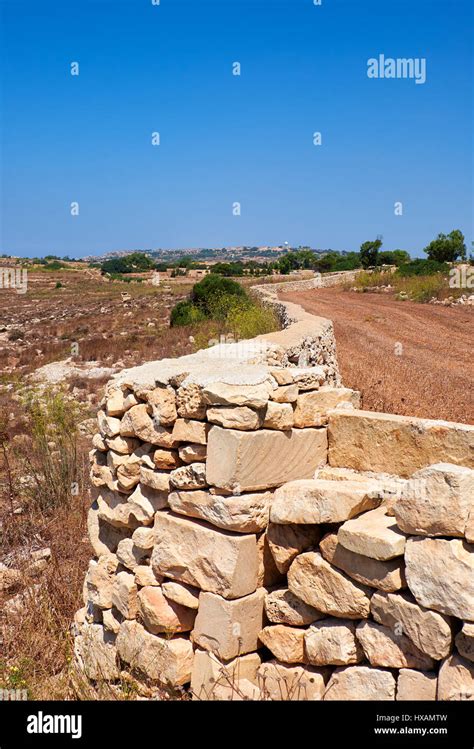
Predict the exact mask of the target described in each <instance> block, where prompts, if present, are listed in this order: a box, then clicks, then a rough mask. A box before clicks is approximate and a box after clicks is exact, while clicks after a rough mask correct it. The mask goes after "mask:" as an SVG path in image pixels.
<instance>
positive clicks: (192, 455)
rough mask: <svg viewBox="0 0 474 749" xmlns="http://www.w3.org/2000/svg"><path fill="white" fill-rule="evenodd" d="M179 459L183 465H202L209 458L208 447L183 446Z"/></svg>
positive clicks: (180, 449)
mask: <svg viewBox="0 0 474 749" xmlns="http://www.w3.org/2000/svg"><path fill="white" fill-rule="evenodd" d="M179 457H180V459H181V460H182V461H183V463H202V462H204V461H205V460H206V457H207V446H206V445H195V444H191V445H181V447H180V448H179Z"/></svg>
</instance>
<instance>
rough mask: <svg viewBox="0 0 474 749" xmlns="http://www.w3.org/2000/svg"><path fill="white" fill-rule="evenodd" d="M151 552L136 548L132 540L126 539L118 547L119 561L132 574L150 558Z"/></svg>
mask: <svg viewBox="0 0 474 749" xmlns="http://www.w3.org/2000/svg"><path fill="white" fill-rule="evenodd" d="M149 553H150V552H149V551H148V550H145V549H140V548H139V547H138V546H135V544H134V543H133V541H132V539H131V538H124V539H123V540H122V541H120V543H119V545H118V546H117V559H118V561H119V562H120V564H123V566H124V567H127V569H129V570H131V571H132V572H134V571H135V569H136V568H137V567H138V566H139V565H140V564H141V563H142V562H143V560H144V559H145V558H146V557H147V556H149Z"/></svg>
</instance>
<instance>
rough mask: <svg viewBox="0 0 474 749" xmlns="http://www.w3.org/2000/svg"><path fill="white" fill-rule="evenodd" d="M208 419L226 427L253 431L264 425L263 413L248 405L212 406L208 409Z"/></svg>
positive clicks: (212, 422)
mask: <svg viewBox="0 0 474 749" xmlns="http://www.w3.org/2000/svg"><path fill="white" fill-rule="evenodd" d="M207 420H208V421H209V422H210V423H211V424H218V425H219V426H221V427H223V428H224V429H240V430H242V431H251V430H254V429H259V428H260V427H261V426H262V423H263V418H262V415H261V413H258V412H257V411H254V410H252V409H251V408H248V407H247V406H211V407H209V408H208V409H207Z"/></svg>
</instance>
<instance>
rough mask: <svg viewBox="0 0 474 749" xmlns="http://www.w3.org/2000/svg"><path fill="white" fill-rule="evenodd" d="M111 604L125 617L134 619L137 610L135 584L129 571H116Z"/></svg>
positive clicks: (133, 576) (133, 577)
mask: <svg viewBox="0 0 474 749" xmlns="http://www.w3.org/2000/svg"><path fill="white" fill-rule="evenodd" d="M112 605H113V606H115V608H116V609H118V610H119V611H120V613H121V614H122V616H123V617H124V618H125V619H135V617H136V615H137V611H138V598H137V586H136V584H135V575H133V574H132V573H131V572H118V573H117V574H116V576H115V580H114V583H113V589H112Z"/></svg>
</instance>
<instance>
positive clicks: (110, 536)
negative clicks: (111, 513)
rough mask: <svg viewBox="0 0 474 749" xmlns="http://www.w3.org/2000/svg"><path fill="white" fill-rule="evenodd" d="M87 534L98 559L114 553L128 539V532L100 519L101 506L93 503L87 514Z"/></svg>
mask: <svg viewBox="0 0 474 749" xmlns="http://www.w3.org/2000/svg"><path fill="white" fill-rule="evenodd" d="M87 532H88V535H89V541H90V542H91V545H92V548H93V550H94V554H95V556H96V557H100V556H102V554H110V553H112V554H113V553H114V552H115V551H116V550H117V546H118V544H119V542H120V541H121V540H122V539H123V538H126V537H127V534H128V531H127V530H126V529H122V528H114V527H113V526H112V525H109V523H106V522H104V521H103V520H101V519H100V518H99V505H98V504H97V502H93V503H92V504H91V506H90V508H89V511H88V513H87Z"/></svg>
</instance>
